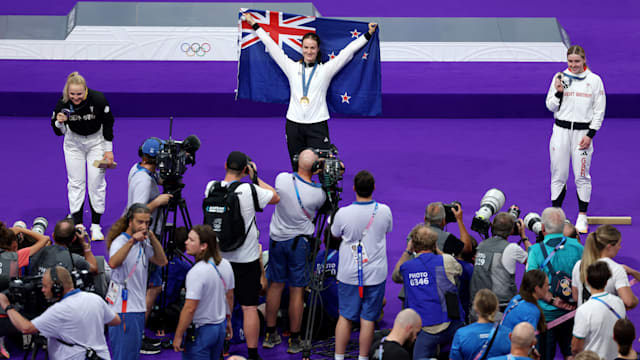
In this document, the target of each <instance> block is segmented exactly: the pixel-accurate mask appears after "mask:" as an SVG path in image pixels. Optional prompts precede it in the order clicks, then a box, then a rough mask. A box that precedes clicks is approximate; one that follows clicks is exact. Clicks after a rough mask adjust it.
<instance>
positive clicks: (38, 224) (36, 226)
mask: <svg viewBox="0 0 640 360" xmlns="http://www.w3.org/2000/svg"><path fill="white" fill-rule="evenodd" d="M48 226H49V221H47V219H46V218H44V217H42V216H38V217H37V218H35V220H33V226H32V227H31V230H33V231H35V232H37V233H38V234H40V235H44V232H45V231H47V227H48Z"/></svg>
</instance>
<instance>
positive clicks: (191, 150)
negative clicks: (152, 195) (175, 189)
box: [156, 135, 200, 181]
mask: <svg viewBox="0 0 640 360" xmlns="http://www.w3.org/2000/svg"><path fill="white" fill-rule="evenodd" d="M198 149H200V139H198V137H197V136H195V135H189V136H187V137H186V138H185V139H184V140H183V141H179V140H173V139H171V138H170V139H169V140H166V141H165V142H164V144H162V146H161V147H160V151H159V152H158V157H157V160H156V161H157V167H158V172H159V173H160V178H161V179H163V180H165V181H172V180H174V181H176V180H178V179H180V178H181V177H182V175H184V173H185V171H187V165H195V164H196V151H198Z"/></svg>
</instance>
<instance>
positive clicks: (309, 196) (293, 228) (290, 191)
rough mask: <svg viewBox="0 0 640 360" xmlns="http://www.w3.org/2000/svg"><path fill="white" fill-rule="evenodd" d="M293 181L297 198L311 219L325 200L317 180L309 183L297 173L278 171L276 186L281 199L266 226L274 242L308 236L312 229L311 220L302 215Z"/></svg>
mask: <svg viewBox="0 0 640 360" xmlns="http://www.w3.org/2000/svg"><path fill="white" fill-rule="evenodd" d="M294 176H295V184H296V185H297V187H298V192H299V194H300V201H301V202H302V206H304V209H305V210H306V211H307V213H308V214H309V216H310V217H311V219H313V218H314V217H315V216H316V212H317V211H318V210H319V209H320V208H321V207H322V205H323V204H324V202H325V200H326V194H325V192H324V190H322V187H321V185H320V184H318V183H310V182H307V181H305V180H303V179H302V178H301V177H300V175H298V174H297V173H295V174H290V173H280V174H278V176H277V177H276V184H275V188H276V191H277V192H278V195H279V196H280V202H278V204H277V205H276V210H275V212H274V213H273V216H272V217H271V224H270V225H269V237H270V238H271V239H272V240H274V241H286V240H290V239H293V238H294V237H296V236H298V235H310V234H313V232H314V231H315V226H314V224H313V222H312V220H309V218H308V217H307V216H306V215H305V213H304V212H303V210H302V207H301V206H300V202H298V196H297V195H296V189H295V187H294V180H293V178H294Z"/></svg>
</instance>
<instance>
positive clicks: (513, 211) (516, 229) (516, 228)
mask: <svg viewBox="0 0 640 360" xmlns="http://www.w3.org/2000/svg"><path fill="white" fill-rule="evenodd" d="M507 214H509V215H511V217H512V218H513V231H512V232H511V235H518V234H520V223H519V222H518V218H520V207H518V205H515V204H514V205H511V206H509V210H507Z"/></svg>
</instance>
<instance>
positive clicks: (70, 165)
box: [51, 71, 114, 241]
mask: <svg viewBox="0 0 640 360" xmlns="http://www.w3.org/2000/svg"><path fill="white" fill-rule="evenodd" d="M113 122H114V120H113V114H112V113H111V108H110V106H109V102H108V101H107V99H106V98H105V96H104V94H103V93H101V92H99V91H96V90H93V89H89V88H88V87H87V82H86V80H85V79H84V77H83V76H82V75H80V74H79V73H78V72H77V71H74V72H72V73H71V74H69V76H68V77H67V82H66V83H65V85H64V89H63V90H62V98H60V100H58V103H57V104H56V107H55V109H54V110H53V115H52V116H51V127H52V128H53V132H54V133H55V134H56V135H58V136H62V135H64V145H63V149H64V161H65V163H66V165H67V179H68V185H67V190H68V194H67V195H68V197H69V212H70V215H71V216H72V217H73V222H74V223H76V224H82V223H83V221H82V220H83V218H82V212H83V208H84V197H85V187H86V186H87V183H88V185H89V207H90V208H91V240H94V241H95V240H104V235H103V234H102V228H101V227H100V218H101V217H102V214H104V208H105V198H106V194H107V182H106V180H105V170H106V169H104V168H96V167H94V166H93V163H94V161H100V160H103V161H105V162H106V165H107V166H111V165H113V164H114V162H113V144H112V141H113Z"/></svg>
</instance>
